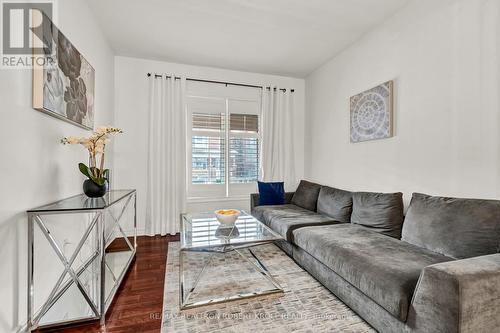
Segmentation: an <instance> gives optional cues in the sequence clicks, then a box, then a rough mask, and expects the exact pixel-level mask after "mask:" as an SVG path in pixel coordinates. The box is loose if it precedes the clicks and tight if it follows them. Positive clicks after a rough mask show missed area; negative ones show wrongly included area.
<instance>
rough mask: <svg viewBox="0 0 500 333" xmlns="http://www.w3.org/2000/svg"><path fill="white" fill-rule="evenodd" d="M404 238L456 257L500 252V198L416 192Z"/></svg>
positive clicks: (405, 225)
mask: <svg viewBox="0 0 500 333" xmlns="http://www.w3.org/2000/svg"><path fill="white" fill-rule="evenodd" d="M402 239H403V240H404V241H406V242H408V243H411V244H414V245H417V246H420V247H423V248H426V249H429V250H431V251H434V252H438V253H441V254H444V255H447V256H449V257H453V258H456V259H463V258H471V257H477V256H481V255H487V254H494V253H497V252H498V246H499V243H500V201H498V200H482V199H460V198H447V197H434V196H430V195H426V194H421V193H413V197H412V199H411V202H410V207H409V208H408V212H407V214H406V219H405V223H404V226H403V238H402Z"/></svg>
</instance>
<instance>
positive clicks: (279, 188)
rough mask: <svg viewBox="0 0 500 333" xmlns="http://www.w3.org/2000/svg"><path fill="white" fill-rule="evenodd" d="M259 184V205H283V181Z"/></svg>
mask: <svg viewBox="0 0 500 333" xmlns="http://www.w3.org/2000/svg"><path fill="white" fill-rule="evenodd" d="M258 185H259V205H260V206H265V205H283V204H284V203H285V185H284V183H283V182H275V183H264V182H258Z"/></svg>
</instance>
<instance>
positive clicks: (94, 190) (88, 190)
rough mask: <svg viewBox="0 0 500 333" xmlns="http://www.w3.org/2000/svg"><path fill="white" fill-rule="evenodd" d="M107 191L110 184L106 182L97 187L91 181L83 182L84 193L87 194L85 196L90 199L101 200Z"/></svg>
mask: <svg viewBox="0 0 500 333" xmlns="http://www.w3.org/2000/svg"><path fill="white" fill-rule="evenodd" d="M107 191H108V182H105V183H104V185H102V186H99V185H97V184H96V183H94V182H93V181H92V180H90V179H87V180H85V181H84V182H83V193H85V195H86V196H88V197H89V198H100V197H102V196H104V195H105V194H106V192H107Z"/></svg>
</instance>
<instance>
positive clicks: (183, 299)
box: [179, 212, 284, 310]
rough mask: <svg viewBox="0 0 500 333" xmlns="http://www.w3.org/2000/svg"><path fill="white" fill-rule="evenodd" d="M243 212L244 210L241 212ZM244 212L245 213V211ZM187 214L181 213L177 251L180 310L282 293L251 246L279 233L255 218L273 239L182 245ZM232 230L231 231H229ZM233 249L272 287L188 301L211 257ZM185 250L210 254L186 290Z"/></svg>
mask: <svg viewBox="0 0 500 333" xmlns="http://www.w3.org/2000/svg"><path fill="white" fill-rule="evenodd" d="M243 213H244V212H243ZM245 214H246V213H245ZM187 215H189V214H183V215H182V222H181V248H180V251H179V289H180V290H179V307H180V309H181V310H187V309H192V308H196V307H200V306H205V305H209V304H218V303H226V302H230V301H234V300H241V299H247V298H253V297H257V296H264V295H270V294H276V293H283V292H284V290H283V288H282V287H281V286H280V284H279V283H278V281H276V280H275V279H274V277H273V276H272V275H271V274H270V273H269V271H268V269H267V268H266V266H265V265H264V264H263V263H262V261H260V260H259V258H258V257H257V256H256V255H255V253H254V252H253V251H252V249H251V248H252V247H255V246H259V245H264V244H270V243H274V242H275V241H277V240H281V239H283V237H281V236H280V235H279V234H277V233H275V232H274V231H273V230H272V229H270V228H268V227H267V226H266V225H265V224H263V223H262V222H260V221H259V220H257V219H255V221H257V223H259V224H260V225H261V226H262V227H263V228H264V229H266V230H267V231H269V232H270V233H272V234H273V235H274V238H273V239H268V240H252V241H248V242H238V243H234V244H231V243H230V240H228V241H227V244H223V245H216V246H202V247H191V248H189V247H184V246H183V240H184V237H183V234H184V232H185V230H184V228H185V223H187V222H184V219H186V220H187ZM231 232H232V231H231ZM244 249H248V252H249V253H250V255H251V257H252V258H253V259H254V260H255V262H254V261H252V260H251V259H250V258H248V256H246V255H245V254H244V253H243V251H241V250H244ZM232 251H235V252H236V253H237V254H238V255H239V256H240V257H242V258H243V259H244V260H245V261H246V262H248V263H249V264H251V266H252V267H254V269H255V270H256V271H257V272H259V273H261V274H262V276H263V277H264V278H265V279H267V280H268V281H269V282H270V283H271V284H272V285H273V286H274V288H272V289H269V290H264V291H258V292H248V293H240V294H236V295H232V296H227V297H215V298H211V299H207V300H202V301H195V302H190V297H191V295H192V294H193V292H194V290H195V289H196V287H197V286H198V282H199V281H200V279H201V277H202V276H203V273H204V272H205V270H206V268H207V267H208V266H210V264H211V262H212V259H213V257H214V256H215V255H224V254H225V253H227V252H232ZM185 252H194V253H196V252H198V253H200V252H203V253H206V252H209V253H210V255H209V257H208V260H206V261H205V263H204V265H203V267H202V269H201V270H200V272H199V273H198V275H197V276H196V278H195V279H194V284H193V286H192V287H191V288H189V290H188V291H187V292H185V291H184V286H185V269H184V263H183V262H184V260H183V259H184V255H185Z"/></svg>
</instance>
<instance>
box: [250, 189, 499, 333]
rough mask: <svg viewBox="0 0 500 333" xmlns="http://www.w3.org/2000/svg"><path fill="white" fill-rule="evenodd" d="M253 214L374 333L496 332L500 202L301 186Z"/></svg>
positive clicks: (254, 199)
mask: <svg viewBox="0 0 500 333" xmlns="http://www.w3.org/2000/svg"><path fill="white" fill-rule="evenodd" d="M258 203H259V195H258V194H252V195H251V212H252V215H254V216H255V217H256V218H257V219H259V220H260V221H262V222H263V223H265V224H266V225H268V226H269V227H271V228H272V229H273V230H275V231H277V232H278V233H279V234H281V235H282V236H283V237H284V239H285V240H284V241H280V242H278V243H277V245H278V246H279V247H281V248H282V249H283V250H284V251H285V252H286V253H287V254H288V255H289V256H290V257H292V258H293V259H294V260H295V261H296V262H297V263H298V264H299V265H301V266H302V267H303V268H304V269H306V270H307V271H308V272H309V273H310V274H311V275H313V276H314V277H315V278H316V279H317V280H318V281H320V282H321V283H322V284H323V285H324V286H325V287H327V288H328V289H329V290H330V291H331V292H333V293H334V294H335V295H336V296H337V297H338V298H339V299H341V300H342V301H343V302H344V303H345V304H347V305H348V306H349V307H350V308H351V309H353V310H354V311H355V312H357V313H358V314H359V315H360V316H361V317H362V318H363V319H365V320H366V321H367V322H368V323H369V324H370V325H372V326H373V327H374V328H375V329H377V330H378V331H380V332H394V333H403V332H425V333H431V332H440V333H448V332H450V333H451V332H474V333H476V332H488V333H489V332H500V253H499V248H500V201H496V200H478V199H458V198H444V197H433V196H428V195H424V194H418V193H414V194H413V197H412V199H411V203H410V206H409V208H408V211H407V214H406V216H404V215H403V200H402V194H401V193H389V194H388V193H369V192H349V191H344V190H339V189H335V188H332V187H328V186H322V185H319V184H315V183H310V182H307V181H301V183H300V185H299V187H298V188H297V191H296V192H295V193H286V196H285V204H284V205H276V206H259V205H258Z"/></svg>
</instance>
